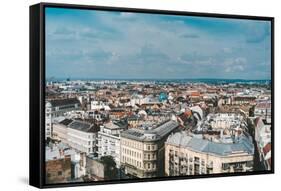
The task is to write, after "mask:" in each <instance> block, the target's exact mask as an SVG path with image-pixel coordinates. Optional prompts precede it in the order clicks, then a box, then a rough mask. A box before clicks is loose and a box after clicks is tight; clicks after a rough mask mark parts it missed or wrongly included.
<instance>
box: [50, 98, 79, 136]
mask: <svg viewBox="0 0 281 191" xmlns="http://www.w3.org/2000/svg"><path fill="white" fill-rule="evenodd" d="M79 109H81V104H80V102H79V100H78V99H76V98H67V99H56V100H48V101H46V104H45V139H47V138H50V137H51V136H52V132H53V131H52V123H53V121H54V118H56V117H59V116H63V115H64V113H66V112H69V111H74V110H79Z"/></svg>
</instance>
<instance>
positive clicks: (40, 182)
mask: <svg viewBox="0 0 281 191" xmlns="http://www.w3.org/2000/svg"><path fill="white" fill-rule="evenodd" d="M46 7H56V8H71V9H86V10H104V11H122V12H134V13H151V14H165V15H182V16H199V17H210V18H234V19H249V20H262V21H270V22H271V103H272V106H271V108H272V111H271V112H272V115H271V121H272V122H271V124H272V136H271V139H272V140H271V142H272V168H271V170H270V171H253V172H243V173H225V174H209V175H192V176H177V177H157V178H145V179H129V180H111V181H97V182H79V183H57V184H46V183H45V160H44V159H45V132H44V125H45V8H46ZM29 11H30V37H29V38H30V81H29V85H30V92H29V94H30V95H29V104H30V111H29V116H30V120H29V123H30V129H29V184H30V185H32V186H35V187H38V188H53V187H69V186H88V185H100V184H117V183H118V184H120V183H133V182H147V181H166V180H180V179H194V178H211V177H229V176H245V175H259V174H272V173H274V166H275V165H274V163H275V162H274V146H275V145H274V18H273V17H261V16H249V15H232V14H216V13H197V12H184V11H170V10H152V9H138V8H137V9H135V8H125V7H103V6H92V5H91V6H89V5H73V4H56V3H39V4H36V5H32V6H30V10H29Z"/></svg>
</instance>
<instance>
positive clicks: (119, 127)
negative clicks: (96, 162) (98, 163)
mask: <svg viewBox="0 0 281 191" xmlns="http://www.w3.org/2000/svg"><path fill="white" fill-rule="evenodd" d="M126 128H127V125H126V124H124V123H120V122H115V121H114V122H112V121H110V122H109V123H106V124H104V125H102V126H101V127H100V131H99V132H98V154H99V157H102V156H112V157H113V158H114V160H115V162H116V165H117V167H118V168H119V167H120V139H121V136H120V133H121V132H122V131H123V130H125V129H126Z"/></svg>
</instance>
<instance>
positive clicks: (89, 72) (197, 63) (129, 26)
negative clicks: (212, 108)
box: [46, 8, 271, 80]
mask: <svg viewBox="0 0 281 191" xmlns="http://www.w3.org/2000/svg"><path fill="white" fill-rule="evenodd" d="M270 30H271V26H270V22H269V21H258V20H241V19H221V18H208V17H193V16H172V15H156V14H141V13H121V12H106V11H93V10H78V9H66V8H46V78H51V77H54V78H59V79H62V78H71V79H79V78H80V79H246V80H247V79H250V80H259V79H261V80H269V79H271V67H270V66H271V35H270V34H271V31H270Z"/></svg>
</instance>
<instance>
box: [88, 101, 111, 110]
mask: <svg viewBox="0 0 281 191" xmlns="http://www.w3.org/2000/svg"><path fill="white" fill-rule="evenodd" d="M101 109H104V110H105V111H110V107H109V106H108V104H106V103H104V102H102V101H91V110H101Z"/></svg>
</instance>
